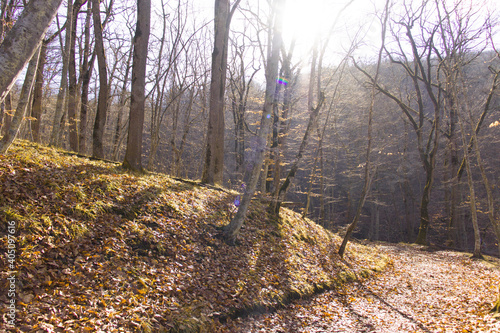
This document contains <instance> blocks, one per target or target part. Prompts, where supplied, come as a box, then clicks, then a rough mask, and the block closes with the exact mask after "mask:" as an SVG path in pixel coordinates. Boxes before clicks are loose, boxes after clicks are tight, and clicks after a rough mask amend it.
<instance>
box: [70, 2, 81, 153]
mask: <svg viewBox="0 0 500 333" xmlns="http://www.w3.org/2000/svg"><path fill="white" fill-rule="evenodd" d="M82 5H83V3H82V0H75V3H74V4H73V15H72V16H71V35H70V47H69V59H68V81H69V86H68V123H69V128H68V129H69V146H70V148H71V150H73V151H78V126H77V124H78V121H77V112H76V110H77V107H78V83H77V80H76V60H75V57H76V51H75V47H76V29H77V22H78V13H79V12H80V8H81V7H82Z"/></svg>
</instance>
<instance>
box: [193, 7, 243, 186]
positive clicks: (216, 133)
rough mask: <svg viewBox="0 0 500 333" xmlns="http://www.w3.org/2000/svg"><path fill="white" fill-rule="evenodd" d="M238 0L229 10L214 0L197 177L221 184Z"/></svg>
mask: <svg viewBox="0 0 500 333" xmlns="http://www.w3.org/2000/svg"><path fill="white" fill-rule="evenodd" d="M240 1H241V0H236V3H235V4H234V5H233V8H232V9H231V10H230V4H229V0H215V10H214V11H215V12H214V17H215V19H214V24H215V37H214V50H213V52H212V80H211V82H210V109H209V110H210V111H209V117H208V129H207V148H206V151H205V165H204V168H203V175H202V177H201V181H202V182H203V183H208V184H218V185H222V177H223V173H224V128H225V127H224V94H225V91H226V73H227V52H228V42H229V28H230V25H231V17H232V15H233V13H234V11H235V10H236V8H237V6H238V4H239V3H240Z"/></svg>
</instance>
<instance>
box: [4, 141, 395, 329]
mask: <svg viewBox="0 0 500 333" xmlns="http://www.w3.org/2000/svg"><path fill="white" fill-rule="evenodd" d="M0 193H1V195H0V221H2V223H0V237H1V238H0V253H1V257H0V272H1V273H0V283H1V284H2V288H0V289H1V290H2V292H1V293H0V318H2V319H0V328H1V329H4V328H6V321H5V314H6V304H7V302H8V300H9V299H8V297H7V296H6V294H5V292H4V290H6V289H5V288H3V285H4V284H6V283H7V280H6V277H7V274H8V271H9V269H8V267H7V264H8V262H7V260H6V256H5V255H4V253H6V252H5V250H6V249H7V244H8V242H7V227H6V224H5V223H4V221H16V225H17V227H16V228H17V229H16V246H17V249H18V255H17V257H16V259H15V265H16V272H17V273H16V274H17V302H18V303H17V322H16V323H17V326H16V327H15V328H11V329H12V331H18V332H19V331H22V332H29V331H33V332H38V331H41V332H64V331H72V332H86V331H88V332H99V331H101V332H113V331H117V332H119V331H127V332H130V331H138V332H139V331H142V332H162V331H180V330H184V331H189V330H193V331H195V330H201V331H206V332H214V331H216V330H217V329H219V328H220V327H222V326H221V325H222V324H221V322H223V321H224V320H225V319H226V318H228V317H231V316H237V315H238V314H241V313H244V312H246V311H249V309H270V308H274V307H276V306H279V305H280V304H281V303H286V302H287V301H288V300H289V299H290V298H291V297H294V296H303V295H308V294H311V293H313V292H315V291H318V290H321V289H323V288H329V287H332V286H334V285H336V284H338V283H340V282H341V281H342V280H350V279H352V278H353V273H352V272H351V269H350V268H348V266H347V265H348V264H349V265H351V266H354V267H357V269H356V271H357V273H358V274H359V275H364V274H366V273H367V272H369V271H371V269H372V268H373V269H376V268H380V267H382V266H383V265H384V264H385V263H386V262H387V260H386V258H384V257H383V256H380V255H379V254H378V253H377V252H374V251H373V250H372V249H369V248H366V247H363V246H353V247H352V249H353V250H354V251H352V252H350V253H348V258H347V262H341V261H340V260H338V258H337V257H336V256H332V253H334V251H335V248H336V246H338V245H337V244H338V242H339V239H338V237H337V236H334V235H331V234H330V233H327V232H325V231H324V230H323V229H322V228H321V227H319V226H317V225H316V224H314V223H312V222H310V221H304V220H301V219H300V217H299V215H298V214H296V213H293V212H291V211H287V210H285V211H284V214H283V216H282V219H281V222H280V223H276V222H274V221H270V220H269V219H268V218H267V214H266V212H265V206H264V205H262V204H260V203H258V202H256V203H254V204H253V205H252V207H251V212H250V214H249V218H248V220H247V223H246V225H245V227H244V228H243V229H242V234H241V237H240V244H239V245H238V246H228V245H226V244H225V243H224V242H223V241H222V240H221V239H220V237H219V230H218V229H217V227H219V226H222V225H224V224H226V223H228V222H229V218H230V215H231V214H232V210H233V209H234V205H233V202H234V198H235V197H236V196H237V193H234V192H228V191H222V190H216V189H208V188H203V187H200V186H197V185H196V184H194V183H193V182H183V181H177V180H173V179H171V178H168V177H166V176H164V175H160V174H148V175H145V176H140V175H134V174H129V173H125V172H124V171H123V170H122V169H121V168H120V167H119V165H114V164H110V163H104V162H100V161H91V160H88V159H84V158H79V157H76V156H72V155H69V154H65V153H63V152H60V151H57V150H54V149H49V148H45V147H40V146H36V145H34V144H31V143H26V142H22V143H17V145H16V146H15V147H14V148H13V149H12V150H11V151H10V153H9V155H7V156H0Z"/></svg>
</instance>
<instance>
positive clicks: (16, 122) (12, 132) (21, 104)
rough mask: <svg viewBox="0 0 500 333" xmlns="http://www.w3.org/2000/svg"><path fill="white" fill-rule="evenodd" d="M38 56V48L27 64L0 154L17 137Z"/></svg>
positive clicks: (0, 142)
mask: <svg viewBox="0 0 500 333" xmlns="http://www.w3.org/2000/svg"><path fill="white" fill-rule="evenodd" d="M39 55H40V48H39V49H38V51H37V52H35V54H34V55H33V58H32V59H31V61H30V62H29V65H28V69H27V71H26V78H25V79H24V84H23V88H22V89H21V95H20V96H19V101H18V102H17V108H16V113H15V114H14V117H12V123H11V126H10V128H9V130H8V132H7V134H6V135H4V136H3V138H2V140H0V154H5V153H6V152H7V150H8V149H9V147H10V145H11V144H12V142H14V140H15V138H16V136H17V134H18V132H19V128H20V127H21V124H22V121H23V119H24V115H25V113H26V109H27V106H28V104H29V100H30V94H31V91H32V89H33V82H34V78H35V74H36V68H37V66H38V56H39Z"/></svg>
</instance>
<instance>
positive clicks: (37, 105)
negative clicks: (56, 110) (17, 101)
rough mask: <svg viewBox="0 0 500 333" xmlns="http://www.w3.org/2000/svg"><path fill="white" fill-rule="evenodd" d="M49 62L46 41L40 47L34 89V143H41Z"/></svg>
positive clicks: (32, 110) (32, 111) (32, 109)
mask: <svg viewBox="0 0 500 333" xmlns="http://www.w3.org/2000/svg"><path fill="white" fill-rule="evenodd" d="M46 60H47V43H46V42H45V41H44V42H43V43H42V45H41V46H40V56H39V59H38V67H37V71H36V77H35V85H34V88H33V106H32V108H31V113H32V116H33V118H34V119H35V120H34V121H33V122H32V129H31V130H32V132H33V141H35V142H40V122H41V121H42V113H43V105H42V97H43V81H44V80H43V71H44V68H45V63H46Z"/></svg>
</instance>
